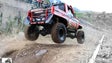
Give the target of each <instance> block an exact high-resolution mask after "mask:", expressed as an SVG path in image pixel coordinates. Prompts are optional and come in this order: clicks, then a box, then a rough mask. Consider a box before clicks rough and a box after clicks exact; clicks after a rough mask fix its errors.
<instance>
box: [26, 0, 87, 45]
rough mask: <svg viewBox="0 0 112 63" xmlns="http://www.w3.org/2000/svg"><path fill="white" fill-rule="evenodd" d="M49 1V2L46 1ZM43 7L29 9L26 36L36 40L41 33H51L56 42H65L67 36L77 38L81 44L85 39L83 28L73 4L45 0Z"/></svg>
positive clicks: (43, 34) (44, 34)
mask: <svg viewBox="0 0 112 63" xmlns="http://www.w3.org/2000/svg"><path fill="white" fill-rule="evenodd" d="M46 1H47V3H46ZM44 2H45V3H43V4H42V7H41V8H35V9H31V10H29V11H28V16H27V19H26V21H25V23H27V24H28V26H27V27H26V28H25V37H26V38H27V39H28V40H30V41H35V40H36V39H37V38H38V37H39V35H40V34H41V35H42V36H46V35H48V34H51V38H52V40H53V41H54V42H55V43H63V42H64V41H65V40H66V37H70V38H72V39H74V38H77V42H78V43H79V44H83V43H84V40H85V36H84V31H82V30H81V29H82V28H83V27H82V25H80V21H79V20H78V19H77V18H76V16H75V14H74V10H73V8H72V6H69V5H67V4H65V3H62V2H60V1H59V0H57V2H53V0H44Z"/></svg>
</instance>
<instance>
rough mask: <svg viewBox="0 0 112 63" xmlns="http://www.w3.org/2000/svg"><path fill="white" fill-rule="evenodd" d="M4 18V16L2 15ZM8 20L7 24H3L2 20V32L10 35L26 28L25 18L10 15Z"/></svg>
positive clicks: (0, 22)
mask: <svg viewBox="0 0 112 63" xmlns="http://www.w3.org/2000/svg"><path fill="white" fill-rule="evenodd" d="M0 18H1V19H2V17H0ZM7 19H8V21H7V22H6V24H2V21H1V20H0V24H1V25H0V34H5V35H10V34H16V33H18V32H20V31H23V29H24V23H23V22H24V21H23V20H24V18H22V17H21V15H20V16H15V17H14V18H11V16H9V17H8V18H7Z"/></svg>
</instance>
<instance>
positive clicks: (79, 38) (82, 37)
mask: <svg viewBox="0 0 112 63" xmlns="http://www.w3.org/2000/svg"><path fill="white" fill-rule="evenodd" d="M76 38H77V42H78V43H79V44H83V43H84V41H85V34H84V31H82V30H78V31H77V35H76Z"/></svg>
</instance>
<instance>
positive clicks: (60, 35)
mask: <svg viewBox="0 0 112 63" xmlns="http://www.w3.org/2000/svg"><path fill="white" fill-rule="evenodd" d="M51 37H52V40H53V41H54V42H55V43H63V42H64V41H65V40H66V27H65V25H64V24H63V23H56V24H55V25H54V26H53V27H52V30H51Z"/></svg>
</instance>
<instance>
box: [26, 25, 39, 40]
mask: <svg viewBox="0 0 112 63" xmlns="http://www.w3.org/2000/svg"><path fill="white" fill-rule="evenodd" d="M38 31H39V30H38V27H36V26H35V25H30V26H26V27H25V31H24V33H25V38H26V39H28V40H30V41H35V40H36V39H37V38H38V37H39V32H38Z"/></svg>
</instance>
